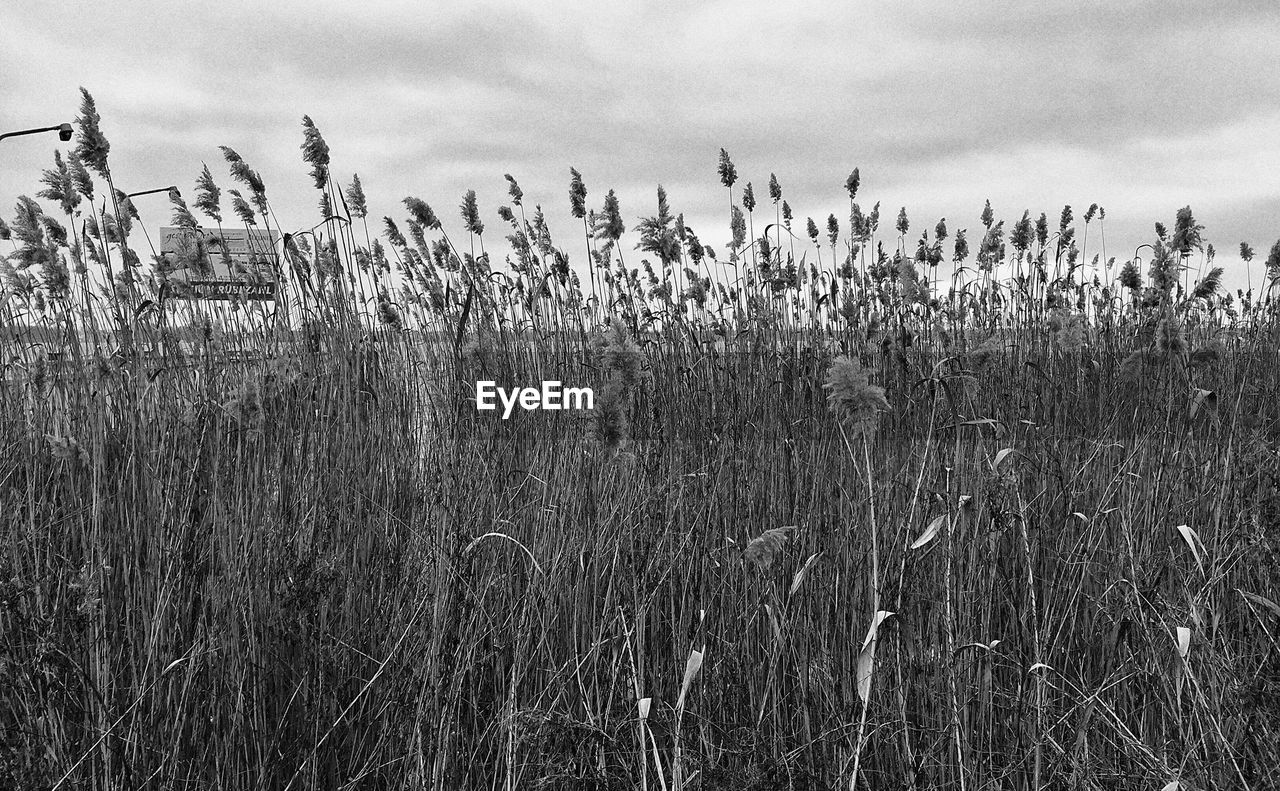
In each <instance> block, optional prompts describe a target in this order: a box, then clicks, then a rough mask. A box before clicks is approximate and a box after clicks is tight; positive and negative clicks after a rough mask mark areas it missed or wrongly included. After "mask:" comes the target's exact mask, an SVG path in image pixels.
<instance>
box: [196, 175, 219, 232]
mask: <svg viewBox="0 0 1280 791" xmlns="http://www.w3.org/2000/svg"><path fill="white" fill-rule="evenodd" d="M200 164H201V165H203V169H202V170H201V171H200V175H199V176H198V177H197V178H196V208H197V209H199V210H200V211H202V212H204V215H205V216H206V217H208V218H209V219H211V220H213V221H214V222H215V223H221V222H222V202H221V201H222V190H221V189H219V188H218V185H217V184H215V183H214V181H213V174H212V173H210V172H209V166H208V165H206V164H204V163H203V162H202V163H200Z"/></svg>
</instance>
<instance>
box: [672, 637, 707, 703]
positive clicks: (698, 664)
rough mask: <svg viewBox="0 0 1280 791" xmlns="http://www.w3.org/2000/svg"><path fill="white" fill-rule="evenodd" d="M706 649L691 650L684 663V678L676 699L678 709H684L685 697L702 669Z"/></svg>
mask: <svg viewBox="0 0 1280 791" xmlns="http://www.w3.org/2000/svg"><path fill="white" fill-rule="evenodd" d="M704 655H705V652H704V651H698V650H696V649H695V650H693V651H690V652H689V658H688V659H687V660H685V663H684V680H683V681H681V682H680V697H679V698H677V699H676V711H683V710H684V699H685V696H686V695H687V694H689V687H691V686H693V681H694V679H696V678H697V677H698V671H699V670H701V669H702V658H703V656H704Z"/></svg>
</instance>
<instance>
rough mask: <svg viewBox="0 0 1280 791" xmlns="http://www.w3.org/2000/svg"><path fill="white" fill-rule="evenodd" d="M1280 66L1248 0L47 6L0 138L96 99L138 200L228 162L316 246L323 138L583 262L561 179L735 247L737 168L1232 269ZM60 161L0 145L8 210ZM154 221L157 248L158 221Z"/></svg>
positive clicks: (1260, 168)
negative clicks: (730, 173) (1184, 252)
mask: <svg viewBox="0 0 1280 791" xmlns="http://www.w3.org/2000/svg"><path fill="white" fill-rule="evenodd" d="M1278 47H1280V17H1278V15H1277V11H1276V10H1274V7H1273V5H1272V4H1271V3H1264V2H1245V1H1243V0H1235V1H1234V2H1232V1H1230V0H1227V1H1225V2H1219V3H1214V4H1202V3H1196V2H1190V0H1175V1H1174V2H1134V1H1129V2H1125V1H1124V0H1120V1H1119V2H1110V3H1101V2H1082V1H1081V0H1077V2H1072V3H1067V2H1058V1H1057V0H1053V1H1052V2H1046V3H1037V4H1034V5H1031V4H1026V3H1013V2H942V1H941V0H937V1H936V2H929V3H916V4H900V5H893V6H889V5H885V6H881V7H877V8H875V9H874V11H870V10H868V9H867V8H866V7H860V6H856V5H855V4H837V3H799V4H777V3H767V2H756V1H755V0H751V1H750V2H733V3H722V2H706V3H695V4H689V3H677V2H664V3H652V4H648V5H645V6H626V7H612V6H602V5H600V4H587V3H576V2H574V3H544V4H537V3H522V4H514V3H489V4H486V5H484V6H483V7H479V8H475V7H469V8H468V9H466V10H446V9H444V8H431V7H429V6H424V5H422V4H410V3H401V4H394V3H391V4H387V3H384V4H374V5H372V6H369V7H362V8H360V9H356V8H344V7H342V6H336V5H334V6H326V5H317V4H314V3H309V4H304V3H301V2H292V1H291V0H290V1H289V2H282V3H276V4H272V5H271V6H270V7H269V8H267V9H265V10H264V9H263V8H261V7H259V6H258V5H257V4H248V3H234V2H232V3H223V4H219V5H218V6H217V7H216V8H214V7H202V6H172V7H169V6H157V5H155V4H151V3H141V2H132V3H127V2H126V3H116V4H113V7H112V8H111V9H109V10H107V11H104V12H103V13H100V14H95V15H94V16H93V17H92V18H89V17H88V16H85V17H83V18H79V17H75V16H71V15H67V14H63V13H58V14H54V13H52V12H50V11H47V10H42V9H41V8H40V7H38V6H34V5H30V6H27V7H24V8H19V9H16V10H14V11H13V12H11V13H10V14H9V18H8V19H6V25H5V27H4V28H3V29H0V71H3V72H4V73H5V74H6V75H17V76H16V77H14V78H11V79H7V80H5V81H2V82H0V107H3V108H5V110H6V111H5V114H4V115H3V116H0V126H4V127H5V128H6V129H8V128H16V127H21V126H23V125H30V124H37V123H46V122H48V123H56V122H58V121H61V120H69V119H70V117H71V116H73V115H74V114H75V110H76V105H77V103H78V94H77V86H79V85H85V86H86V87H88V88H89V89H90V90H91V91H93V93H94V94H95V96H96V97H97V99H98V102H99V108H100V110H101V112H102V114H103V119H104V121H103V123H104V127H105V129H106V132H107V134H108V135H109V136H110V137H111V139H112V141H113V167H114V168H115V171H116V173H117V176H118V179H119V180H120V181H121V183H128V184H129V185H131V186H132V188H138V189H141V188H148V187H152V186H159V185H163V184H168V183H177V184H179V185H180V186H184V187H189V186H190V184H191V183H192V182H193V181H194V178H195V176H196V174H197V173H198V172H199V169H200V162H201V161H206V162H208V163H209V164H210V167H211V168H212V169H213V171H214V173H215V176H216V177H217V178H218V179H219V181H220V182H221V183H222V185H223V186H224V187H230V186H233V184H232V183H231V181H230V179H229V178H228V177H227V176H226V167H225V165H224V164H223V163H222V161H221V157H220V154H219V152H218V149H217V146H218V145H220V144H221V145H229V146H232V147H233V148H235V149H236V150H237V151H239V152H240V153H241V154H242V155H244V157H245V158H246V159H247V160H248V161H249V163H250V165H251V166H252V167H254V168H256V169H258V170H259V171H260V172H261V173H262V175H263V177H264V178H265V179H266V182H267V186H268V191H269V194H270V195H271V196H272V200H273V203H274V205H275V207H276V210H277V212H278V213H279V214H280V215H281V219H282V221H284V222H285V223H286V225H295V226H303V225H310V224H311V223H312V222H314V220H312V218H313V217H314V216H315V214H316V209H315V203H316V200H315V195H314V191H313V190H312V189H311V187H310V183H309V179H308V178H307V175H306V171H307V167H306V166H305V165H304V164H303V163H302V161H301V155H300V152H299V148H298V146H299V144H300V143H301V140H302V134H301V129H300V128H299V120H300V118H301V116H302V115H303V114H304V113H306V114H309V115H310V116H311V117H312V118H313V119H315V121H316V123H317V124H318V125H319V127H320V129H321V131H322V132H323V133H324V135H325V137H326V139H327V140H328V142H329V144H330V146H331V148H332V150H333V170H334V173H335V176H337V177H339V178H340V179H341V180H342V181H344V182H345V181H347V180H349V178H350V174H351V173H352V172H359V173H360V174H361V178H362V180H363V181H364V182H365V185H366V188H367V190H368V192H369V194H370V198H371V202H372V207H371V208H372V211H373V212H374V213H375V215H381V214H392V215H394V216H400V214H401V206H400V202H399V201H400V199H401V198H402V197H404V196H405V195H408V194H413V195H419V196H421V197H423V198H424V199H426V200H428V201H429V202H431V203H432V204H433V205H435V206H437V207H438V210H440V211H441V213H442V214H443V215H445V216H446V217H452V215H453V213H454V206H455V205H456V204H457V202H458V200H459V198H460V196H461V194H462V192H463V191H464V190H466V189H468V188H474V189H476V190H477V191H478V193H479V196H480V199H481V202H482V206H483V208H484V210H485V211H486V214H487V217H488V218H489V221H490V222H492V223H493V227H494V228H495V229H496V227H497V222H496V217H495V215H494V212H495V210H496V207H497V205H498V203H499V202H500V201H502V200H504V198H505V193H506V185H505V182H504V181H503V178H502V176H503V174H504V173H508V172H509V173H512V174H514V175H515V176H516V177H517V178H518V179H519V180H520V182H521V184H522V186H523V187H524V188H525V191H526V193H528V197H527V202H528V203H529V204H530V205H533V204H535V203H542V204H544V206H545V207H546V209H547V213H548V216H549V218H550V219H551V221H552V228H553V230H554V231H556V232H557V233H559V234H560V235H561V237H562V243H563V244H564V246H565V247H566V248H567V249H568V250H569V251H570V254H571V255H573V254H575V251H576V250H577V245H576V244H575V243H574V242H573V239H574V234H576V233H578V232H579V231H578V230H577V229H576V225H575V223H574V222H573V221H572V218H570V217H569V216H568V212H567V197H566V191H567V184H568V168H569V166H571V165H572V166H576V167H578V168H579V169H580V170H581V171H582V172H583V174H584V176H585V177H586V179H587V186H588V189H589V191H590V196H589V202H590V203H591V205H593V206H599V204H600V201H601V199H602V197H603V194H604V192H605V191H606V190H607V189H609V188H616V189H617V190H618V193H619V195H620V197H621V199H622V204H623V209H624V211H625V212H626V213H627V214H628V215H629V225H634V218H635V217H637V216H639V215H641V214H645V213H649V212H651V211H652V210H653V203H654V187H655V186H656V185H657V184H659V183H661V184H663V185H664V186H666V188H667V190H668V192H669V193H670V195H671V198H672V202H673V206H674V208H675V209H676V210H677V211H684V212H685V213H686V215H687V219H688V220H689V222H690V223H691V224H692V225H694V226H695V227H696V228H697V229H698V231H699V233H700V234H701V235H702V236H703V237H704V240H705V241H708V242H715V243H717V244H718V245H720V244H723V241H724V238H725V237H727V222H728V221H727V209H726V207H725V203H726V202H727V195H726V194H725V191H724V190H723V188H722V187H721V186H720V185H719V183H718V180H717V179H716V175H715V166H716V156H717V153H718V151H719V149H720V148H721V147H722V146H723V147H725V148H727V149H728V150H729V151H730V152H731V153H732V154H733V156H734V159H735V162H736V163H737V165H738V169H739V171H740V173H741V177H742V180H743V183H745V182H746V181H748V180H749V181H752V182H753V183H754V184H755V186H756V188H757V191H758V193H761V194H763V193H764V191H765V185H766V184H767V181H768V178H769V174H770V173H771V172H774V173H776V174H777V176H778V178H779V180H780V181H781V183H782V185H783V188H784V191H785V194H786V197H787V199H788V201H789V202H790V203H791V204H792V205H793V207H794V208H795V211H796V213H797V216H798V217H799V218H800V221H801V222H803V218H804V217H806V216H810V215H812V216H814V217H815V218H817V219H819V220H821V219H822V218H825V217H826V216H827V214H828V213H835V214H836V215H837V216H838V217H839V218H841V221H842V224H843V220H844V218H845V216H846V215H847V211H848V205H847V199H846V198H845V196H844V192H843V182H844V177H845V176H846V175H847V173H848V172H849V170H851V169H852V168H853V167H855V166H856V167H859V168H860V169H861V172H862V175H863V184H864V187H863V192H862V194H861V195H860V196H859V198H860V201H862V202H863V203H864V205H865V206H867V207H869V206H870V204H872V203H874V202H875V201H877V200H881V201H883V202H884V205H883V206H882V211H883V212H884V214H886V215H891V214H896V211H897V207H898V206H900V205H904V204H905V205H906V206H908V210H909V212H911V214H912V217H913V224H914V225H915V226H918V227H924V226H925V225H926V224H927V226H928V227H932V225H933V223H934V222H936V219H937V217H939V216H946V217H948V221H949V224H950V225H952V227H953V228H956V227H970V228H972V227H973V226H975V225H976V224H977V215H978V212H979V211H980V210H981V207H982V203H983V201H984V200H985V199H986V198H988V197H990V198H991V199H992V201H993V205H995V206H996V210H997V212H998V213H999V214H1001V215H1002V216H1006V217H1011V218H1014V219H1016V217H1017V216H1018V215H1020V214H1021V211H1022V209H1023V208H1029V209H1031V210H1032V213H1033V215H1034V214H1038V213H1039V212H1040V211H1045V212H1047V213H1048V214H1050V216H1056V213H1057V212H1058V211H1060V210H1061V206H1062V204H1064V203H1072V204H1073V205H1076V206H1079V207H1081V208H1083V207H1085V206H1087V205H1088V204H1089V203H1090V202H1095V201H1096V202H1099V203H1102V204H1103V205H1106V206H1108V207H1109V214H1108V222H1109V223H1111V225H1109V227H1108V241H1109V242H1111V240H1112V238H1113V235H1114V237H1115V242H1114V244H1115V246H1116V248H1117V249H1119V248H1120V247H1121V246H1122V240H1123V244H1125V245H1130V248H1131V247H1132V246H1133V245H1136V244H1137V243H1138V242H1140V241H1146V239H1147V237H1149V236H1150V232H1149V229H1150V227H1151V224H1152V223H1153V222H1154V221H1155V220H1157V219H1159V220H1162V221H1164V222H1166V223H1168V222H1170V221H1171V220H1172V216H1173V213H1174V212H1175V211H1176V209H1177V208H1178V207H1179V206H1181V205H1185V204H1187V203H1190V204H1191V205H1193V207H1194V208H1195V209H1196V210H1197V214H1198V216H1200V218H1201V221H1202V222H1204V223H1205V224H1206V226H1207V227H1208V233H1209V236H1210V238H1211V239H1214V240H1215V243H1217V239H1219V238H1224V242H1223V243H1217V246H1218V247H1219V249H1220V251H1222V252H1224V253H1225V252H1226V251H1227V250H1228V249H1231V250H1234V249H1235V247H1236V245H1237V244H1238V241H1239V239H1237V238H1234V237H1240V238H1248V239H1250V240H1251V241H1252V242H1253V244H1254V246H1255V247H1256V248H1258V249H1260V250H1261V249H1266V248H1269V247H1270V244H1269V243H1266V244H1265V245H1264V241H1265V240H1266V239H1268V238H1270V237H1272V236H1275V235H1278V234H1280V227H1278V226H1280V222H1278V220H1280V217H1278V216H1277V213H1276V204H1277V201H1280V185H1276V184H1275V183H1274V178H1273V177H1270V176H1269V175H1268V173H1269V172H1270V173H1273V172H1275V171H1274V170H1270V171H1269V170H1268V168H1269V167H1272V166H1273V165H1275V164H1276V163H1277V157H1280V146H1278V145H1277V144H1276V143H1275V142H1273V140H1272V138H1274V135H1273V134H1271V133H1270V132H1269V131H1268V129H1269V128H1270V126H1269V124H1271V123H1274V122H1276V121H1278V120H1280V91H1277V90H1276V89H1275V87H1274V86H1275V85H1277V84H1280V61H1277V60H1276V59H1275V58H1274V57H1272V55H1271V53H1273V52H1275V51H1276V50H1277V48H1278ZM55 145H56V139H54V138H52V137H50V138H48V139H43V140H39V141H31V140H24V141H22V142H21V143H18V142H16V141H5V143H2V144H0V209H3V210H4V211H5V212H6V213H7V212H8V211H9V209H10V207H11V206H12V202H13V200H14V199H15V198H16V196H17V195H18V194H21V193H32V192H34V191H35V190H36V189H37V185H36V182H37V180H38V177H39V171H40V169H41V168H43V167H46V166H47V165H48V163H49V159H50V152H51V150H52V148H53V147H54V146H55ZM739 186H741V185H739ZM139 209H140V210H141V211H142V212H143V214H144V217H146V218H147V219H148V224H151V225H153V226H154V225H158V224H160V222H161V221H162V220H163V216H164V215H166V214H167V208H166V207H163V204H162V203H157V204H156V206H154V207H149V206H146V205H140V206H139ZM152 215H155V219H152ZM888 224H889V223H888V222H887V221H886V225H888ZM1112 229H1114V234H1113V230H1112ZM1219 234H1222V237H1219ZM1227 237H1230V241H1225V238H1227ZM1108 253H1109V254H1113V253H1112V251H1111V250H1110V249H1109V250H1108ZM1089 254H1090V255H1091V254H1092V251H1090V252H1089Z"/></svg>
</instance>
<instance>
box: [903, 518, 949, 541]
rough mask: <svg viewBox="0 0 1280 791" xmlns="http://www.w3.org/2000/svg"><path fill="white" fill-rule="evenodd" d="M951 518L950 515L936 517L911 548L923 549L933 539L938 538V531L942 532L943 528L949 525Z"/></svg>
mask: <svg viewBox="0 0 1280 791" xmlns="http://www.w3.org/2000/svg"><path fill="white" fill-rule="evenodd" d="M949 518H950V514H941V515H939V516H936V517H934V519H933V521H932V522H930V523H929V526H928V527H926V528H925V530H924V532H923V533H921V534H920V537H919V538H917V539H916V540H915V541H914V542H912V544H911V548H912V549H920V548H921V547H923V546H925V545H926V544H928V543H929V542H930V541H932V540H933V539H935V538H937V537H938V531H940V530H942V526H943V525H945V524H947V520H948V519H949Z"/></svg>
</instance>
